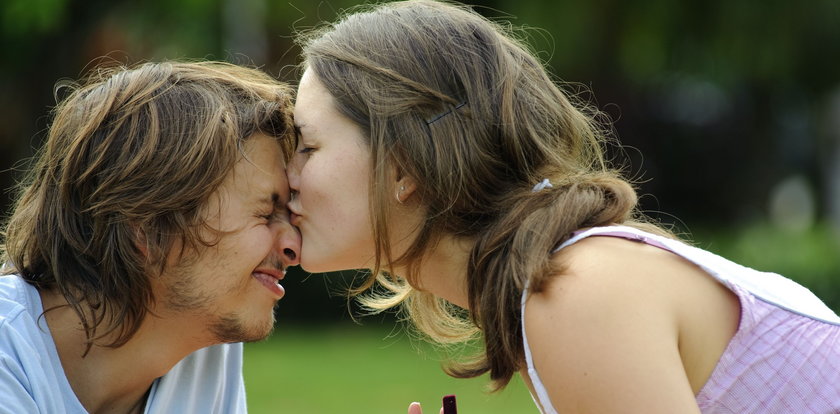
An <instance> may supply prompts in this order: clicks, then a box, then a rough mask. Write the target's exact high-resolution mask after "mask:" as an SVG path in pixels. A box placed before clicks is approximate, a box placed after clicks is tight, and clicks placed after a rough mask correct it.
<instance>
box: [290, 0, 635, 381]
mask: <svg viewBox="0 0 840 414" xmlns="http://www.w3.org/2000/svg"><path fill="white" fill-rule="evenodd" d="M300 43H301V44H302V47H303V54H304V65H305V67H306V68H308V69H309V70H312V71H314V72H315V74H316V75H317V76H318V78H319V80H320V81H321V82H322V83H323V84H324V85H325V87H326V88H327V90H328V91H329V92H330V93H331V94H332V96H333V98H334V101H335V104H336V106H337V108H338V110H339V111H340V112H341V113H343V114H344V115H346V116H348V117H349V118H350V119H352V120H353V121H355V122H356V123H357V124H358V125H359V126H360V127H361V128H362V130H363V131H364V132H365V135H366V137H367V138H368V142H367V144H368V145H369V147H370V151H371V154H372V161H371V162H372V165H371V167H372V171H373V175H372V179H371V183H370V190H371V194H372V197H371V198H372V200H371V215H372V222H373V223H374V235H375V239H376V243H377V256H376V262H375V268H374V269H373V270H374V272H373V274H372V279H371V280H369V281H368V283H367V284H366V285H365V286H364V287H370V286H371V285H373V284H374V280H373V278H375V279H376V281H378V282H379V283H380V285H381V286H384V287H385V290H386V291H387V293H386V294H384V295H381V294H380V295H367V296H364V297H363V299H362V300H363V303H365V304H366V305H368V306H369V307H371V308H373V309H385V308H388V307H391V306H394V305H397V304H402V305H403V309H404V310H406V311H407V314H408V317H409V318H410V319H411V321H412V322H413V323H414V324H415V325H416V326H417V327H418V328H419V329H420V330H421V331H422V332H423V333H425V334H427V335H428V336H429V337H431V338H432V339H434V340H436V341H438V342H459V341H465V340H467V339H469V338H470V337H471V336H472V335H473V334H475V333H476V331H477V330H478V331H480V332H481V334H482V336H483V339H484V344H485V347H484V348H485V352H484V353H483V354H482V355H479V358H478V359H477V360H476V361H473V362H468V363H462V364H457V365H452V366H450V367H449V368H448V371H449V373H450V374H451V375H453V376H456V377H474V376H478V375H481V374H483V373H486V372H489V373H490V377H491V379H492V380H493V381H494V384H493V385H494V387H495V388H496V389H500V388H502V387H504V386H505V385H506V384H507V383H508V381H509V380H510V378H511V376H512V375H513V373H514V372H516V371H517V370H518V369H519V368H520V367H521V366H522V363H523V362H524V353H523V345H522V333H521V328H520V326H521V325H520V320H521V314H520V299H521V295H522V292H523V289H524V286H525V285H526V283H530V286H531V289H533V290H535V291H539V290H540V289H541V288H542V287H543V284H544V282H545V280H546V279H547V278H548V277H550V276H551V275H554V274H556V273H558V272H559V271H560V269H554V268H552V266H551V263H552V262H551V260H550V254H551V252H552V251H553V249H554V248H555V247H556V246H557V245H558V244H559V243H561V242H562V241H564V240H566V239H567V238H568V237H569V236H570V235H571V233H572V232H574V231H575V230H577V229H580V228H583V227H588V226H599V225H608V224H612V223H629V224H634V225H636V224H637V223H636V222H635V221H634V217H635V215H636V207H635V206H636V193H635V190H634V189H633V187H632V186H631V185H630V184H629V183H628V181H627V180H625V179H623V178H622V177H621V174H620V173H619V172H618V171H616V170H615V169H613V168H611V167H610V166H609V165H608V162H607V161H606V160H605V156H604V148H603V146H604V143H605V142H607V141H608V140H610V134H609V131H610V129H609V124H608V123H606V122H604V121H605V119H604V118H603V116H602V114H601V113H600V112H599V111H598V110H596V109H594V108H592V107H589V106H587V105H583V104H581V103H579V102H573V100H572V99H571V98H570V96H572V94H568V93H566V92H565V91H564V90H563V88H562V87H561V85H560V84H559V83H557V82H555V81H554V80H553V79H552V78H551V76H550V75H549V74H548V73H547V71H546V70H545V68H544V66H543V64H542V63H541V62H540V61H539V60H538V59H537V58H535V56H534V54H533V53H532V52H530V51H529V50H528V48H527V46H526V45H525V43H524V42H522V41H520V40H518V39H517V38H516V37H515V36H514V35H513V32H512V31H511V30H509V29H507V28H505V27H503V26H502V25H500V24H497V23H494V22H492V21H490V20H488V19H486V18H484V17H482V16H480V15H479V14H477V13H475V12H473V11H472V10H470V9H468V8H467V7H464V6H460V5H455V4H451V3H444V2H437V1H430V0H413V1H401V2H393V3H385V4H381V5H375V6H366V7H364V8H362V9H356V10H354V11H353V13H351V14H348V15H346V16H345V17H343V18H342V19H340V20H339V21H338V22H337V23H335V24H333V25H328V26H326V27H323V28H320V29H317V30H315V31H311V32H309V33H306V34H304V35H303V36H301V38H300ZM393 166H395V167H396V169H397V170H398V171H400V172H401V173H403V174H406V175H408V176H411V177H412V178H414V179H415V181H416V182H417V183H418V186H419V187H418V190H417V192H418V193H419V196H420V200H421V201H420V202H421V204H422V205H423V207H425V208H426V210H427V212H428V213H427V216H426V220H425V226H424V227H423V228H422V229H421V230H420V232H419V235H418V237H417V238H416V239H415V241H414V242H413V244H412V245H411V246H410V247H409V248H408V250H407V251H406V252H405V253H404V254H402V255H401V256H400V257H392V256H393V254H392V252H391V249H390V245H389V243H388V223H387V222H386V220H385V217H388V214H387V211H386V209H387V208H388V205H389V203H388V202H386V200H387V199H388V198H389V197H391V196H392V195H393V194H394V192H393V191H394V190H393V188H391V187H390V185H391V184H389V183H390V182H393V181H388V179H389V178H392V177H389V176H388V174H389V171H391V170H389V168H390V167H393ZM544 178H548V179H550V181H551V183H552V185H553V187H550V188H546V189H544V190H542V191H537V192H534V191H532V188H533V187H534V185H535V184H536V183H538V182H540V181H541V180H543V179H544ZM638 225H641V224H638ZM444 234H446V235H451V236H454V237H464V238H468V239H471V240H474V241H475V244H474V247H473V249H472V252H471V256H470V262H469V265H468V269H467V283H468V295H469V307H470V314H469V317H468V318H466V319H465V318H463V317H462V314H463V312H462V311H461V310H459V309H457V308H456V307H454V306H452V305H451V304H448V303H446V302H445V301H443V300H441V299H437V298H434V297H432V296H431V295H430V294H428V293H425V292H421V291H419V290H416V289H413V288H412V287H411V285H415V286H418V284H417V283H416V282H417V281H416V280H415V278H416V277H417V274H418V269H419V266H421V262H422V260H423V259H424V255H425V254H426V253H427V252H429V251H430V249H431V248H432V247H433V246H434V245H435V243H436V242H437V241H439V240H440V237H441V236H442V235H444ZM395 264H399V265H406V266H407V267H408V269H409V271H408V274H407V275H405V278H399V277H396V276H394V275H390V274H388V273H387V272H380V271H379V270H380V269H381V268H385V269H388V268H392V266H393V265H395ZM406 282H410V284H409V283H406Z"/></svg>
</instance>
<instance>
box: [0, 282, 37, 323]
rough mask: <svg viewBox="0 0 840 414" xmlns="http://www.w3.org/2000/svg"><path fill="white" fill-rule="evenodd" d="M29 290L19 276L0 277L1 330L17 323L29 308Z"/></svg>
mask: <svg viewBox="0 0 840 414" xmlns="http://www.w3.org/2000/svg"><path fill="white" fill-rule="evenodd" d="M29 288H31V287H30V286H29V285H27V284H26V282H24V281H23V279H21V278H20V277H18V276H14V275H9V276H0V328H2V329H4V325H7V324H9V323H11V322H13V321H15V320H16V319H17V318H18V317H19V316H20V315H21V314H22V313H23V312H24V311H25V310H26V309H27V308H28V306H29V304H28V300H27V292H26V289H29ZM32 289H34V288H32Z"/></svg>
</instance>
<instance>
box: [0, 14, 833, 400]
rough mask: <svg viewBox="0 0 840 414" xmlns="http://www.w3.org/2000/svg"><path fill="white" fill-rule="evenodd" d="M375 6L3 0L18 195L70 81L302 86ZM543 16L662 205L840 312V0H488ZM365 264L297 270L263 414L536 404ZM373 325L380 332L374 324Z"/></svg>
mask: <svg viewBox="0 0 840 414" xmlns="http://www.w3.org/2000/svg"><path fill="white" fill-rule="evenodd" d="M357 3H358V2H357V1H347V0H330V1H302V0H286V1H274V0H239V1H237V0H147V1H144V2H138V1H124V0H87V1H81V0H3V2H1V3H0V46H2V60H0V188H2V189H3V191H2V192H0V208H2V210H0V211H3V212H4V213H5V212H7V211H8V205H9V200H10V197H11V196H12V193H11V191H9V189H10V188H11V187H12V185H13V183H14V180H15V179H16V178H19V177H20V175H19V173H20V171H21V169H22V168H24V167H25V166H26V162H25V160H26V159H27V158H28V157H30V156H31V155H32V154H33V151H34V149H35V148H37V147H38V145H39V144H40V142H41V140H42V139H43V137H44V135H45V134H44V132H45V129H46V128H47V126H48V125H49V116H48V112H49V109H50V108H51V107H52V105H54V104H55V100H54V98H53V87H54V85H55V83H56V81H58V80H60V79H77V78H79V77H80V76H81V75H83V74H84V73H85V72H86V71H87V70H89V69H91V68H93V67H95V66H96V65H97V64H100V63H103V62H121V63H134V62H139V61H147V60H160V59H179V58H188V59H204V58H206V59H222V60H228V61H232V62H236V63H245V64H253V65H258V66H260V67H262V68H263V69H264V70H266V71H268V72H269V73H271V74H273V75H275V76H277V77H279V78H280V79H283V80H286V81H289V82H292V83H294V82H295V81H296V78H297V76H298V73H297V71H296V69H295V65H296V64H297V63H298V50H297V49H296V48H295V46H294V45H293V41H292V39H293V35H294V33H295V31H297V30H301V29H306V28H308V27H312V26H313V25H315V24H317V23H318V22H319V21H322V20H331V19H333V18H334V17H335V16H336V14H337V13H338V12H340V11H341V10H342V9H345V8H347V7H350V6H352V5H355V4H357ZM470 4H474V5H476V10H477V11H478V12H480V13H482V14H484V15H486V16H488V17H491V18H494V19H501V20H503V21H510V22H511V23H513V25H515V26H524V27H526V28H527V29H526V31H525V33H526V34H527V36H528V39H529V42H530V44H532V45H533V48H534V50H536V51H537V52H538V53H539V55H540V56H541V57H542V58H543V59H544V60H545V61H546V63H547V64H548V65H549V66H550V67H551V69H552V71H553V73H554V74H556V75H557V77H558V78H559V79H561V80H563V81H568V82H575V83H579V84H581V85H583V86H585V87H586V88H589V89H590V90H591V91H592V94H588V93H585V94H583V98H585V99H588V100H590V101H591V102H593V103H594V104H596V105H597V106H598V107H599V108H601V109H602V110H604V111H606V112H607V113H608V114H610V115H611V116H612V118H613V119H614V120H615V130H616V132H617V134H618V136H619V138H620V140H621V142H622V143H623V144H624V146H625V147H624V150H623V154H621V156H622V157H624V158H625V159H626V161H627V164H628V168H627V172H628V174H629V175H630V176H631V177H633V178H634V179H635V180H636V181H637V182H638V183H639V187H640V192H641V194H642V199H641V203H642V207H643V209H644V210H645V211H646V212H647V213H648V214H650V215H651V216H653V217H655V218H656V219H658V220H660V221H662V222H664V223H666V224H671V225H673V226H675V228H676V229H677V230H678V231H679V232H681V233H683V234H684V235H686V236H687V237H688V238H690V239H691V240H693V241H694V243H695V244H697V245H698V246H700V247H703V248H707V249H709V250H712V251H714V252H717V253H720V254H722V255H724V256H726V257H729V258H732V259H734V260H736V261H738V262H740V263H743V264H745V265H749V266H753V267H756V268H759V269H761V270H770V271H775V272H779V273H782V274H785V275H786V276H788V277H790V278H792V279H795V280H798V281H800V282H801V283H803V284H805V285H806V286H808V287H809V288H811V289H812V290H814V291H815V292H816V293H817V294H818V295H819V296H820V297H822V298H823V299H824V300H825V301H826V302H827V303H828V304H829V306H831V307H832V308H834V309H835V310H840V30H838V29H837V28H838V27H840V2H838V1H836V0H809V1H807V2H790V1H781V0H765V1H761V2H759V1H749V0H736V1H728V0H704V1H699V0H691V1H679V2H678V1H666V0H636V1H632V2H627V1H620V0H572V1H563V0H497V1H489V0H487V1H474V2H472V3H470ZM353 277H354V274H353V273H348V274H332V275H326V276H324V275H306V274H303V273H302V272H295V273H293V274H291V275H290V276H289V277H288V278H287V279H286V283H285V285H286V287H287V292H288V294H287V296H286V297H285V298H284V299H283V300H282V301H281V303H280V305H279V307H278V310H277V312H278V320H279V322H278V326H277V330H276V333H275V335H274V336H273V337H272V339H270V340H268V341H265V342H262V343H257V344H249V345H248V346H247V347H246V352H247V355H246V359H247V366H246V381H247V387H248V392H249V400H250V405H251V410H252V412H255V413H273V412H278V413H279V412H293V413H400V412H405V407H406V406H407V404H408V403H409V402H410V401H412V400H419V401H421V402H423V403H424V405H426V407H427V412H432V413H436V409H435V410H429V408H430V407H435V408H436V407H437V406H438V404H439V401H440V400H439V398H440V396H442V395H443V394H448V393H457V394H458V396H459V405H460V406H461V408H462V412H465V413H469V412H472V413H514V412H516V413H518V412H536V410H535V409H534V408H533V406H532V403H531V401H530V397H529V396H528V395H527V393H526V392H525V391H524V387H523V386H522V384H521V383H520V382H518V381H517V382H514V383H513V384H512V385H511V387H510V388H509V389H507V390H505V391H504V392H502V393H500V394H492V395H489V394H486V393H484V391H483V387H484V385H485V382H486V381H485V380H484V379H476V380H469V381H459V380H453V379H450V378H448V377H446V376H445V375H444V374H443V373H442V372H441V371H440V369H439V366H440V360H441V355H440V354H438V353H437V352H436V351H434V350H433V349H431V348H429V347H428V346H426V345H423V344H422V343H421V342H420V341H417V340H412V339H411V338H410V335H408V334H406V333H405V332H404V330H403V329H402V328H400V327H397V328H394V318H393V316H392V315H384V316H380V317H368V318H361V319H359V320H358V321H355V322H354V321H353V320H351V318H350V317H349V316H348V313H349V312H352V311H353V309H354V307H353V305H352V303H350V302H349V301H348V300H347V299H346V298H345V297H343V295H342V294H341V292H342V291H343V290H344V288H345V287H346V286H347V285H348V284H350V283H351V280H352V279H353ZM359 325H361V326H359Z"/></svg>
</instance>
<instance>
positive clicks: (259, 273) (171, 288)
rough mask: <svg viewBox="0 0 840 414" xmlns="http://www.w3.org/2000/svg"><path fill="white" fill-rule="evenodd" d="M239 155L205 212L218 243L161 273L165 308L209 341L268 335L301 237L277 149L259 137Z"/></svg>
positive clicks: (210, 237)
mask: <svg viewBox="0 0 840 414" xmlns="http://www.w3.org/2000/svg"><path fill="white" fill-rule="evenodd" d="M243 153H244V154H245V155H244V157H243V158H242V159H240V160H239V162H238V163H237V164H236V166H235V168H234V170H233V171H232V172H231V173H230V174H229V175H228V177H227V178H226V179H225V181H224V182H223V183H222V185H221V186H220V187H219V189H218V190H217V192H216V193H215V194H214V195H213V196H212V197H211V199H210V201H209V202H208V205H207V206H206V208H205V209H204V213H205V220H206V224H207V226H208V227H209V228H210V229H213V230H214V231H213V232H212V234H206V235H205V239H206V240H211V241H218V242H217V243H215V244H212V245H211V246H209V247H201V248H199V250H198V251H197V252H194V251H185V252H184V255H183V257H182V258H180V259H179V260H178V261H177V263H172V265H171V266H167V269H166V270H165V271H164V275H163V278H162V281H163V285H164V287H163V295H162V297H163V303H164V304H165V306H166V308H167V310H170V311H174V312H178V313H179V314H180V315H186V316H187V317H188V318H189V319H192V320H194V321H195V323H197V324H198V323H200V324H201V325H197V326H205V327H206V328H207V333H209V334H210V335H211V338H210V339H211V340H212V341H213V342H240V341H256V340H260V339H263V338H265V337H266V336H268V335H269V334H270V333H271V330H272V328H273V326H274V305H275V304H276V303H277V301H278V300H279V299H280V298H281V297H283V294H284V290H283V287H282V286H280V285H279V284H278V283H277V282H279V280H280V279H282V278H283V273H284V269H285V268H286V267H287V266H292V265H296V264H298V260H299V257H300V254H299V253H300V235H299V233H298V232H297V230H296V229H295V228H294V227H293V226H292V225H291V224H289V213H288V211H287V210H286V207H285V206H286V203H287V202H288V201H289V186H288V181H287V179H286V172H285V170H284V164H283V154H282V152H281V150H280V146H279V145H278V144H277V143H276V142H275V141H274V139H272V138H269V137H266V136H264V135H261V134H257V135H254V136H253V137H251V138H250V139H248V140H247V141H246V142H245V144H244V148H243ZM216 233H218V234H216ZM176 251H177V249H176ZM173 256H178V255H176V254H171V255H170V262H171V261H173V259H172V257H173Z"/></svg>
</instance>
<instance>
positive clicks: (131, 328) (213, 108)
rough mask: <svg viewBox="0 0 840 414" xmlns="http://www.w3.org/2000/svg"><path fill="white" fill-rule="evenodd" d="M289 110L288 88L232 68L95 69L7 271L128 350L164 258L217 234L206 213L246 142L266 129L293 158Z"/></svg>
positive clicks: (42, 154)
mask: <svg viewBox="0 0 840 414" xmlns="http://www.w3.org/2000/svg"><path fill="white" fill-rule="evenodd" d="M290 111H291V92H290V89H289V88H288V86H286V85H284V84H281V83H279V82H277V81H276V80H274V79H272V78H271V77H270V76H268V75H266V74H264V73H262V72H260V71H258V70H255V69H249V68H244V67H241V66H235V65H232V64H227V63H221V62H164V63H146V64H142V65H139V66H136V67H134V68H126V67H112V68H100V69H97V70H94V71H92V72H91V74H90V75H89V76H88V78H87V79H86V80H85V82H84V83H83V85H80V86H79V85H76V86H73V87H71V88H70V91H69V94H68V95H67V97H66V98H65V99H63V100H62V101H61V102H59V104H58V105H57V106H56V107H55V109H54V111H53V113H52V115H53V118H52V121H51V125H50V127H49V132H48V136H47V140H46V143H45V144H44V145H43V147H42V148H41V149H40V151H39V153H38V155H37V156H36V157H35V162H34V165H33V168H32V169H31V170H30V171H29V175H28V176H27V178H26V179H25V180H24V182H23V183H22V184H21V185H20V189H19V195H18V198H17V203H16V205H15V209H14V212H13V214H12V216H11V217H10V219H9V221H8V223H7V224H6V226H5V228H4V229H3V235H4V237H5V240H4V242H3V246H2V251H3V256H2V259H0V260H2V262H3V263H4V264H5V266H4V268H3V269H2V273H3V274H11V273H18V274H20V275H21V276H22V277H23V278H24V279H25V280H26V281H27V282H29V283H30V284H32V285H34V286H36V287H37V288H38V289H42V290H56V291H57V292H60V293H61V294H62V295H63V296H64V297H65V298H66V300H67V302H68V303H69V305H70V306H71V307H72V309H73V310H74V311H75V312H76V313H77V314H78V315H79V317H80V318H81V320H82V324H83V327H84V329H85V333H86V336H87V340H88V343H87V347H88V349H90V346H92V345H93V344H94V343H95V342H97V343H98V341H102V342H105V343H104V344H103V345H105V346H112V347H116V346H120V345H122V344H124V343H125V342H127V341H128V340H129V339H130V338H131V337H132V336H133V335H134V333H135V332H136V331H137V329H138V328H139V326H140V324H141V322H142V321H143V319H144V318H145V316H146V315H147V313H148V312H149V311H150V305H151V304H152V303H153V301H154V300H155V298H154V296H153V294H152V289H151V280H152V278H154V277H155V276H156V275H159V274H160V272H161V271H163V268H164V265H165V263H166V258H167V256H168V255H170V254H178V255H181V254H183V252H184V251H186V250H187V249H191V248H192V249H194V248H197V247H200V246H206V245H209V244H212V243H213V242H214V241H211V240H205V239H203V238H202V236H201V235H202V234H205V236H204V238H206V234H207V233H206V231H205V230H210V229H208V228H206V227H205V226H204V222H203V219H204V217H203V216H204V214H203V213H204V212H203V210H202V209H203V208H204V207H205V203H206V202H207V201H208V199H209V198H210V196H211V194H213V193H214V192H215V191H216V190H217V188H218V187H219V185H220V184H221V183H222V181H223V180H224V179H225V177H226V175H227V174H228V173H229V172H230V171H231V170H232V169H233V167H234V165H235V164H236V163H237V161H238V160H240V159H241V158H242V157H243V152H242V146H243V142H244V141H245V140H247V139H248V138H249V137H251V136H252V135H253V134H255V133H258V132H260V133H263V134H266V135H268V136H271V137H275V138H277V139H278V142H279V143H280V145H281V146H283V148H284V150H285V151H287V154H290V152H291V150H292V148H291V145H293V143H292V141H293V128H292V123H291V112H290ZM287 156H289V155H287ZM106 337H107V338H108V340H107V341H105V340H104V338H106ZM111 339H112V340H111Z"/></svg>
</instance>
